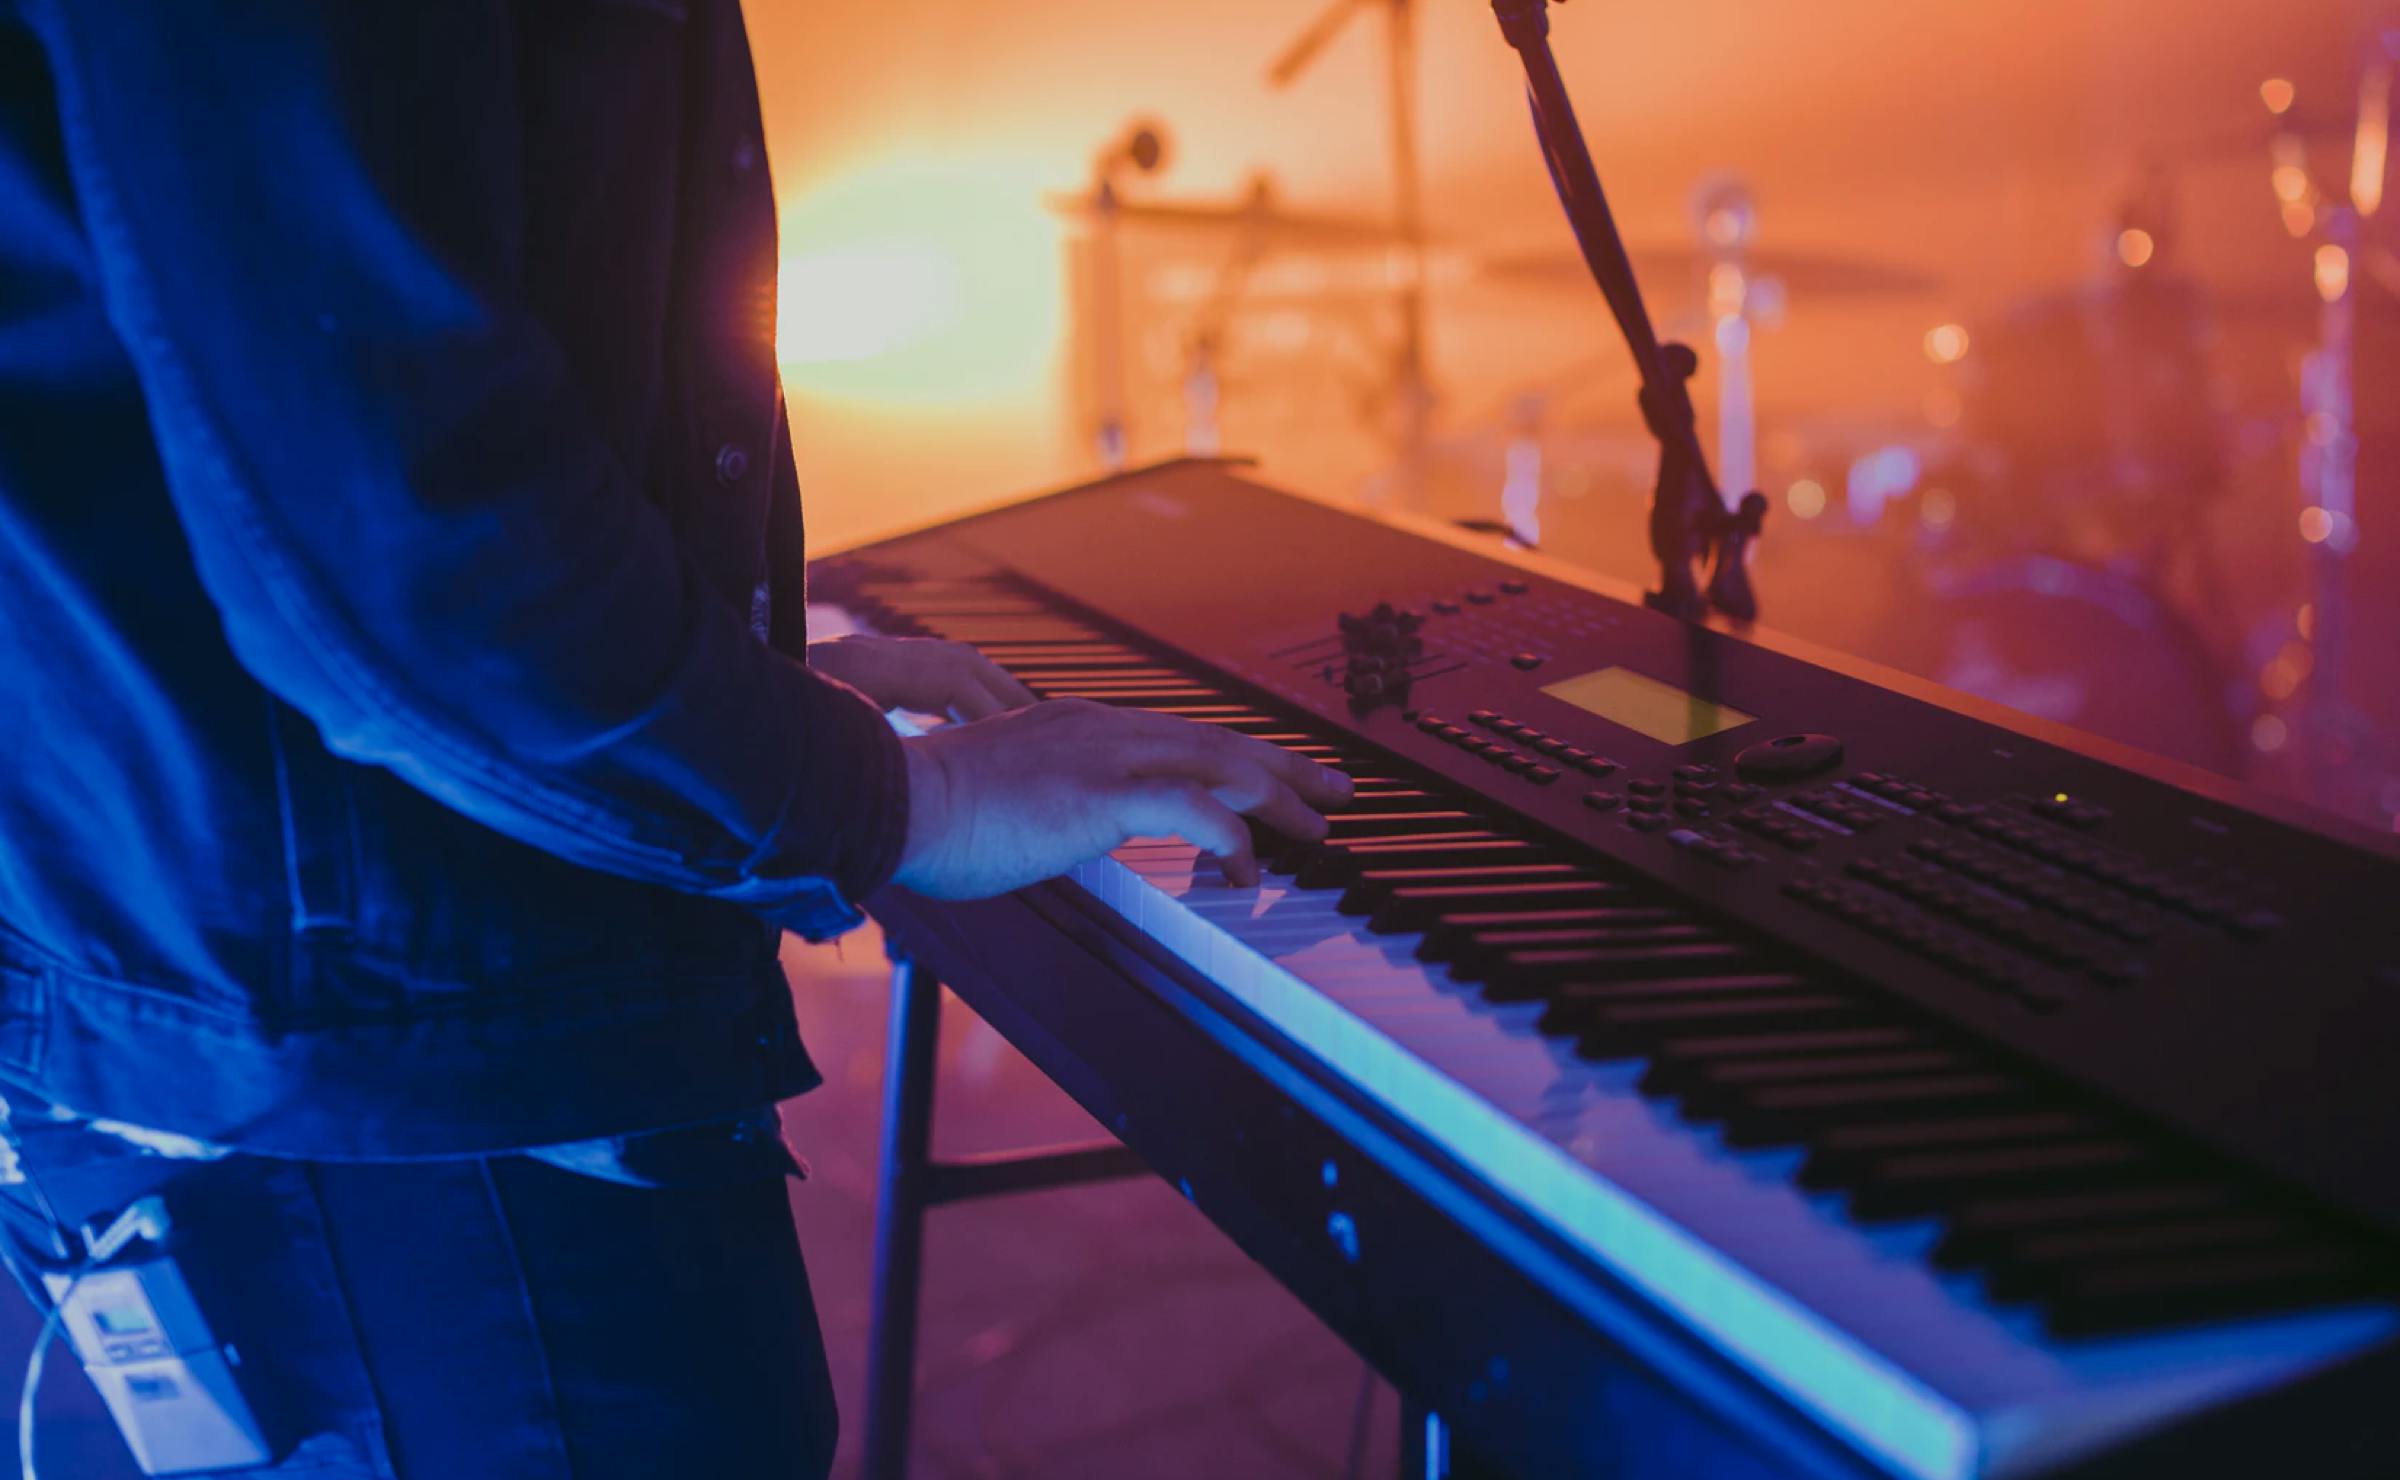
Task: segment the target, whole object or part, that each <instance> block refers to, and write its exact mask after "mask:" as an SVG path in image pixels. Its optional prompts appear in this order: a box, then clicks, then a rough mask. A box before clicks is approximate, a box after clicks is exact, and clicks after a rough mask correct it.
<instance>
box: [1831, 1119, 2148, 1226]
mask: <svg viewBox="0 0 2400 1480" xmlns="http://www.w3.org/2000/svg"><path fill="white" fill-rule="evenodd" d="M2160 1170H2161V1162H2160V1160H2159V1157H2158V1155H2157V1154H2156V1152H2154V1151H2153V1150H2152V1149H2151V1148H2150V1147H2149V1146H2147V1145H2145V1144H2143V1143H2142V1142H2140V1141H2136V1140H2131V1139H2126V1138H2104V1139H2098V1140H2071V1141H2055V1142H2047V1143H2040V1144H2035V1145H2030V1146H1978V1147H1971V1148H1966V1149H1962V1150H1941V1151H1909V1152H1895V1153H1890V1154H1887V1155H1884V1156H1881V1157H1876V1158H1873V1159H1871V1160H1869V1161H1867V1162H1866V1163H1864V1164H1863V1165H1862V1166H1861V1167H1860V1168H1859V1169H1858V1172H1857V1175H1856V1176H1854V1177H1853V1178H1852V1179H1851V1182H1850V1211H1851V1213H1852V1214H1853V1215H1854V1216H1856V1217H1859V1218H1862V1219H1867V1220H1874V1219H1880V1218H1915V1217H1923V1216H1925V1215H1927V1214H1930V1213H1938V1212H1942V1211H1945V1210H1947V1209H1949V1208H1952V1207H1955V1206H1957V1205H1958V1204H1960V1203H1962V1202H1964V1201H1966V1200H1968V1199H1969V1198H1973V1197H1979V1196H1990V1195H1992V1194H1995V1193H2007V1192H2014V1191H2025V1190H2047V1189H2051V1188H2064V1187H2075V1186H2091V1185H2095V1184H2105V1183H2107V1182H2110V1181H2113V1180H2120V1179H2124V1178H2128V1177H2135V1178H2138V1177H2142V1176H2145V1175H2155V1174H2157V1173H2158V1172H2159V1171H2160Z"/></svg>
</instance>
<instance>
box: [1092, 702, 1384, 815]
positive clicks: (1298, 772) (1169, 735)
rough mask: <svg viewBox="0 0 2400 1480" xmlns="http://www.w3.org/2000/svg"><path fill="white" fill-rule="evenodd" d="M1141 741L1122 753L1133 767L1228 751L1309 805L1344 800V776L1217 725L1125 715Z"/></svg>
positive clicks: (1346, 797)
mask: <svg viewBox="0 0 2400 1480" xmlns="http://www.w3.org/2000/svg"><path fill="white" fill-rule="evenodd" d="M1127 718H1128V719H1129V720H1131V721H1132V722H1133V724H1134V726H1135V728H1136V731H1137V733H1139V734H1140V735H1141V736H1142V737H1143V739H1144V740H1145V741H1146V742H1147V743H1146V744H1143V745H1140V746H1138V747H1137V748H1136V749H1135V751H1134V753H1133V754H1131V755H1129V756H1128V761H1129V763H1130V766H1131V768H1133V769H1144V770H1147V769H1157V768H1158V763H1159V761H1160V760H1161V758H1162V757H1172V756H1179V755H1209V756H1233V757H1239V758H1240V759H1242V760H1245V761H1247V762H1248V763H1249V764H1251V765H1255V766H1259V767H1261V768H1263V769H1264V770H1266V771H1267V772H1268V773H1269V774H1270V775H1272V776H1274V777H1275V778H1276V779H1278V780H1280V781H1281V782H1282V783H1283V784H1284V785H1285V786H1287V787H1289V788H1291V790H1292V791H1293V792H1294V793H1296V794H1297V795H1298V796H1299V797H1300V799H1301V800H1302V801H1304V802H1306V803H1308V804H1309V805H1310V806H1312V807H1319V808H1325V807H1340V806H1343V805H1345V804H1347V803H1348V802H1349V800H1350V797H1351V794H1352V791H1353V789H1354V788H1353V787H1352V785H1351V782H1350V778H1349V777H1347V776H1345V775H1343V774H1342V773H1341V772H1339V771H1336V770H1334V769H1333V768H1332V767H1330V766H1321V765H1319V764H1317V763H1316V762H1315V761H1312V760H1310V759H1309V758H1308V757H1307V756H1304V755H1294V754H1292V753H1291V752H1290V751H1288V750H1285V749H1284V748H1283V747H1282V746H1280V745H1276V744H1273V743H1271V742H1269V741H1265V740H1260V739H1256V738H1254V737H1252V736H1249V735H1244V734H1241V733H1239V732H1237V731H1233V730H1228V729H1225V728H1223V727H1222V726H1218V725H1204V724H1195V723H1193V722H1192V721H1190V720H1184V719H1178V718H1176V717H1175V716H1173V715H1164V714H1142V713H1139V712H1138V711H1136V712H1134V713H1132V714H1129V715H1128V716H1127Z"/></svg>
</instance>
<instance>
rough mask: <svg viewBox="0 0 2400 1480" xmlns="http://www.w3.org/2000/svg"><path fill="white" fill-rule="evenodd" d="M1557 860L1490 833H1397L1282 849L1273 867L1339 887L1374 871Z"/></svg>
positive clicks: (1302, 881)
mask: <svg viewBox="0 0 2400 1480" xmlns="http://www.w3.org/2000/svg"><path fill="white" fill-rule="evenodd" d="M1287 860H1288V861H1287ZM1556 861H1558V855H1557V854H1556V853H1553V852H1552V851H1551V850H1549V849H1547V848H1537V847H1535V846H1534V845H1533V844H1531V843H1526V842H1520V841H1519V840H1517V839H1515V838H1503V837H1499V836H1496V835H1494V834H1491V833H1473V832H1462V833H1401V834H1397V835H1394V836H1391V837H1385V838H1371V839H1367V840H1364V841H1361V842H1355V843H1348V842H1338V841H1336V842H1324V843H1317V844H1314V845H1312V846H1311V847H1310V848H1309V849H1308V851H1307V854H1306V856H1305V857H1298V858H1294V857H1293V856H1292V855H1291V854H1289V853H1287V854H1286V855H1285V856H1284V858H1280V859H1277V860H1276V866H1277V871H1278V872H1284V873H1293V874H1296V875H1297V876H1298V880H1299V885H1300V887H1301V888H1303V889H1338V888H1340V887H1342V886H1344V885H1346V884H1348V883H1349V882H1350V881H1351V880H1352V879H1355V878H1357V877H1358V876H1359V875H1360V874H1363V873H1366V872H1368V871H1370V870H1374V869H1398V868H1496V867H1506V866H1511V865H1523V864H1532V863H1554V862H1556ZM1293 864H1297V865H1298V866H1297V867H1296V868H1295V867H1293V866H1292V865H1293Z"/></svg>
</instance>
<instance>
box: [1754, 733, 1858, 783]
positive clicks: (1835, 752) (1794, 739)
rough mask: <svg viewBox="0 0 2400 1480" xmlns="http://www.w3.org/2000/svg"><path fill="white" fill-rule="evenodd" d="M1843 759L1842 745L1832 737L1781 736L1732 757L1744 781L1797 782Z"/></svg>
mask: <svg viewBox="0 0 2400 1480" xmlns="http://www.w3.org/2000/svg"><path fill="white" fill-rule="evenodd" d="M1841 759H1842V742H1841V741H1840V740H1839V739H1836V738H1835V737H1834V736H1831V735H1782V736H1778V737H1777V738H1775V739H1773V740H1766V741H1762V742H1760V743H1759V744H1757V745H1753V746H1751V747H1750V748H1749V749H1748V750H1745V751H1743V752H1742V753H1741V754H1740V755H1737V756H1735V757H1734V758H1733V768H1734V769H1735V770H1736V771H1739V772H1740V773H1741V775H1742V779H1743V780H1745V781H1797V780H1799V779H1800V778H1801V777H1803V776H1814V775H1816V774H1817V773H1818V772H1819V771H1822V770H1824V769H1826V768H1827V767H1828V766H1833V765H1837V764H1839V763H1840V761H1841Z"/></svg>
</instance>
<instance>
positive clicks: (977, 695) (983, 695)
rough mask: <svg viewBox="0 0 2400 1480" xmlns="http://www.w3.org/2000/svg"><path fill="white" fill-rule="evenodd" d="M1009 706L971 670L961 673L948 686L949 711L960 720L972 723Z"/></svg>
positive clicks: (999, 712)
mask: <svg viewBox="0 0 2400 1480" xmlns="http://www.w3.org/2000/svg"><path fill="white" fill-rule="evenodd" d="M1009 707H1010V706H1009V705H1008V703H1007V702H1006V701H1004V700H1003V699H1001V698H1000V696H999V695H997V694H995V693H993V692H992V691H991V688H990V687H989V686H988V685H986V684H985V683H983V682H982V681H981V676H980V675H978V674H976V673H974V672H972V671H970V672H968V673H965V674H962V675H961V676H960V677H959V678H958V680H957V681H956V682H954V683H952V684H951V686H950V704H949V708H950V713H951V714H952V715H953V716H955V717H956V718H957V719H959V720H960V721H962V722H967V723H972V722H973V721H975V720H979V719H988V718H990V717H991V716H993V715H995V714H1005V713H1007V712H1008V710H1009Z"/></svg>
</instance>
